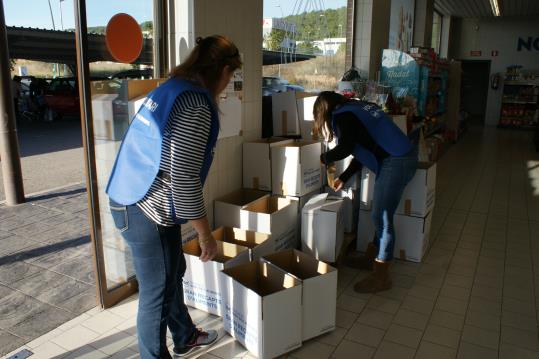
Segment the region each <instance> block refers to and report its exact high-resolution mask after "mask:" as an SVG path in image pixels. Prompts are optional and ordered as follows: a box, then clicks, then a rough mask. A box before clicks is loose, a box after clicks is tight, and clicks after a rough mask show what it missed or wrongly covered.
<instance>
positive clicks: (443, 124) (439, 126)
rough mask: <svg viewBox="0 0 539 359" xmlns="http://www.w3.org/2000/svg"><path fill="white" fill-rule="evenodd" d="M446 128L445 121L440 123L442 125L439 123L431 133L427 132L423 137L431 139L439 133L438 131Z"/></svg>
mask: <svg viewBox="0 0 539 359" xmlns="http://www.w3.org/2000/svg"><path fill="white" fill-rule="evenodd" d="M444 127H445V121H443V122H440V123H438V124H437V125H436V126H434V127H433V128H431V129H430V130H429V131H427V132H425V133H424V134H423V136H424V137H425V138H427V137H430V136H432V135H434V134H435V133H436V132H438V131H440V130H441V129H443V128H444Z"/></svg>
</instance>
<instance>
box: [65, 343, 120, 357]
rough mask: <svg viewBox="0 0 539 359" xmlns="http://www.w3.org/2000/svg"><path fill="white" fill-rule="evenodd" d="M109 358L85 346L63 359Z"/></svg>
mask: <svg viewBox="0 0 539 359" xmlns="http://www.w3.org/2000/svg"><path fill="white" fill-rule="evenodd" d="M108 357H109V356H108V355H107V354H105V353H103V352H100V351H99V350H96V349H95V348H93V347H91V346H89V345H85V346H83V347H81V348H79V349H77V350H73V351H72V352H71V353H69V354H68V355H67V356H65V357H64V358H63V359H105V358H108Z"/></svg>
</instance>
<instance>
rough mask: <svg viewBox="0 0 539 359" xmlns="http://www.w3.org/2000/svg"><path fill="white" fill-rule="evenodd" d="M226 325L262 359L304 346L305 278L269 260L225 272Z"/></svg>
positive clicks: (224, 317) (236, 337) (228, 329)
mask: <svg viewBox="0 0 539 359" xmlns="http://www.w3.org/2000/svg"><path fill="white" fill-rule="evenodd" d="M221 276H222V277H223V280H222V281H221V284H222V286H223V288H222V293H223V308H224V313H223V320H224V328H225V330H226V332H228V333H229V334H230V335H231V336H232V337H234V338H235V339H236V340H237V341H238V342H240V343H241V344H242V345H243V346H244V347H245V348H247V350H249V351H250V352H251V353H252V354H253V355H255V356H256V357H258V358H259V359H273V358H276V357H278V356H280V355H282V354H285V353H288V352H290V351H292V350H294V349H296V348H299V347H300V346H301V321H302V319H301V317H302V308H301V295H302V290H301V289H302V286H301V281H300V280H299V279H297V278H296V277H295V276H293V275H290V274H287V273H286V272H284V271H283V270H281V269H279V268H277V267H276V266H274V265H272V264H269V263H267V262H251V263H248V264H244V265H240V266H236V267H233V268H228V269H225V270H223V271H222V273H221Z"/></svg>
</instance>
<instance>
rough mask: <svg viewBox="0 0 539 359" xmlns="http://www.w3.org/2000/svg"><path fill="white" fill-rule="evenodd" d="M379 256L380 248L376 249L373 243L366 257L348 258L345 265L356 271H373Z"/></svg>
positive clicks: (369, 246) (368, 247)
mask: <svg viewBox="0 0 539 359" xmlns="http://www.w3.org/2000/svg"><path fill="white" fill-rule="evenodd" d="M377 254H378V247H376V246H375V245H374V243H373V242H370V243H369V245H368V246H367V250H366V251H365V254H364V255H362V256H360V257H354V258H347V259H346V261H345V264H346V265H347V266H348V267H352V268H356V269H361V270H372V266H373V263H374V259H375V258H376V255H377Z"/></svg>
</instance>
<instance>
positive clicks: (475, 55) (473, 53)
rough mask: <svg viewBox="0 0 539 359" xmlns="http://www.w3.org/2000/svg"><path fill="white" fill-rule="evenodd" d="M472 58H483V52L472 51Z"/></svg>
mask: <svg viewBox="0 0 539 359" xmlns="http://www.w3.org/2000/svg"><path fill="white" fill-rule="evenodd" d="M470 56H474V57H480V56H481V50H473V51H470Z"/></svg>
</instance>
